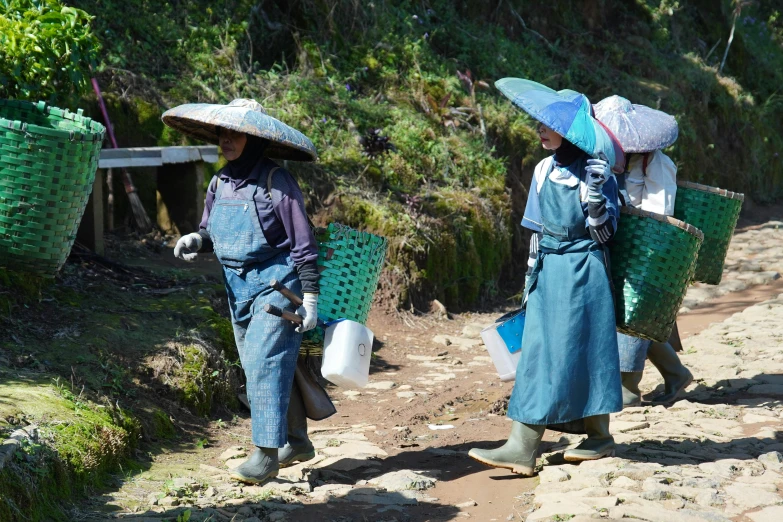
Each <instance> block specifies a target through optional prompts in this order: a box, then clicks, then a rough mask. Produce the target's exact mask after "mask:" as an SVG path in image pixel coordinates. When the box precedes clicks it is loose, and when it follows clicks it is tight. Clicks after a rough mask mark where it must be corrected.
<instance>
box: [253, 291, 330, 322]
mask: <svg viewBox="0 0 783 522" xmlns="http://www.w3.org/2000/svg"><path fill="white" fill-rule="evenodd" d="M281 293H282V292H281ZM264 312H266V313H268V314H270V315H274V316H277V317H280V318H282V319H285V320H286V321H291V322H292V323H294V324H302V321H303V320H302V316H301V315H299V314H295V313H294V312H289V311H288V310H282V309H280V307H278V306H275V305H273V304H269V303H267V304H265V305H264ZM318 326H320V327H321V328H326V323H324V322H323V321H322V320H321V319H318Z"/></svg>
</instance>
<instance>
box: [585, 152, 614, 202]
mask: <svg viewBox="0 0 783 522" xmlns="http://www.w3.org/2000/svg"><path fill="white" fill-rule="evenodd" d="M585 170H586V171H587V201H588V202H590V203H601V202H603V200H604V195H603V193H602V192H601V187H602V186H603V184H604V183H606V180H607V179H609V176H611V175H612V171H611V169H610V168H609V162H608V161H606V160H603V159H593V158H591V159H589V160H587V167H585Z"/></svg>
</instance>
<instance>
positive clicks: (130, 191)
mask: <svg viewBox="0 0 783 522" xmlns="http://www.w3.org/2000/svg"><path fill="white" fill-rule="evenodd" d="M92 88H93V90H94V91H95V95H96V96H97V97H98V106H100V108H101V113H103V120H104V121H105V122H106V128H107V129H108V131H109V139H111V145H112V147H114V148H115V149H118V148H119V147H118V146H117V139H116V138H115V137H114V129H113V128H112V126H111V120H109V111H107V110H106V104H105V103H103V94H101V88H100V87H99V86H98V80H96V79H95V78H93V79H92ZM122 184H123V185H125V193H126V194H127V195H128V200H129V201H130V205H131V209H132V210H133V218H134V219H135V220H136V226H137V227H138V228H139V231H141V232H142V233H146V232H149V231H150V230H152V223H151V222H150V218H149V216H148V215H147V211H146V210H144V205H142V204H141V199H140V198H139V194H138V192H137V191H136V186H135V185H134V184H133V179H131V176H130V173H129V172H128V171H127V170H126V169H124V168H123V169H122Z"/></svg>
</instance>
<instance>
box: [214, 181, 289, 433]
mask: <svg viewBox="0 0 783 522" xmlns="http://www.w3.org/2000/svg"><path fill="white" fill-rule="evenodd" d="M268 174H269V170H268V169H267V170H266V171H265V172H263V173H262V174H261V176H259V181H258V183H253V182H250V183H248V184H247V185H245V186H244V187H242V188H240V189H238V190H236V191H231V190H229V189H230V187H229V186H228V183H220V184H218V189H217V193H216V194H215V201H214V203H213V206H212V210H211V212H210V215H209V220H208V221H207V231H208V232H209V235H210V237H211V239H212V241H213V243H214V245H215V255H216V256H217V258H218V260H220V263H221V264H222V265H223V276H224V279H225V283H226V292H227V293H228V304H229V308H230V310H231V320H232V323H233V326H234V337H235V339H236V343H237V348H238V350H239V358H240V360H241V362H242V368H244V370H245V375H246V376H247V398H248V400H249V402H250V409H251V417H252V432H253V434H252V438H253V444H254V445H255V446H261V447H264V448H280V447H283V446H284V445H285V443H286V439H287V437H286V433H287V421H286V415H287V412H288V402H289V400H290V396H291V386H292V383H293V379H294V369H295V367H296V359H297V356H298V355H299V345H300V344H301V342H302V335H301V334H299V333H297V332H296V331H295V330H294V328H295V327H294V326H293V325H292V324H291V323H290V322H288V321H283V320H281V319H280V318H279V317H275V316H273V315H269V314H267V313H266V312H264V310H263V308H264V305H265V304H266V303H271V304H273V305H275V306H277V307H279V308H281V309H283V308H286V307H289V308H290V303H289V302H288V300H287V299H286V298H285V297H283V295H282V294H280V293H279V292H276V291H275V290H273V289H272V288H271V287H270V286H269V282H270V281H271V280H272V279H277V280H278V281H280V282H281V283H282V284H284V285H285V286H286V287H288V288H289V289H290V290H291V291H293V292H294V293H296V294H299V295H301V292H302V286H301V283H300V282H299V277H298V276H297V274H296V270H295V268H294V263H293V261H292V260H291V256H290V252H289V251H288V250H280V249H276V248H273V247H271V246H270V245H269V243H267V240H266V237H265V236H264V231H263V229H262V228H261V222H260V221H259V219H258V214H257V213H256V205H255V201H254V198H255V197H256V192H257V191H258V185H259V184H262V183H266V179H267V176H268ZM224 196H225V197H224Z"/></svg>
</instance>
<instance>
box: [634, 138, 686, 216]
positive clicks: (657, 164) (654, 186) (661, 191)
mask: <svg viewBox="0 0 783 522" xmlns="http://www.w3.org/2000/svg"><path fill="white" fill-rule="evenodd" d="M643 165H644V155H643V154H634V155H632V156H631V161H630V163H629V164H628V173H627V174H626V177H625V190H626V191H627V192H628V196H629V197H630V198H631V201H630V202H629V203H630V205H631V206H633V207H636V208H640V209H642V210H646V211H648V212H655V213H656V214H664V215H666V216H672V215H674V199H675V197H676V195H677V165H675V164H674V162H673V161H672V160H671V158H669V156H667V155H666V154H664V153H663V152H661V151H660V150H656V151H655V152H651V153H650V156H649V160H648V162H647V174H646V175H645V174H644V172H642V167H643Z"/></svg>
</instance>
